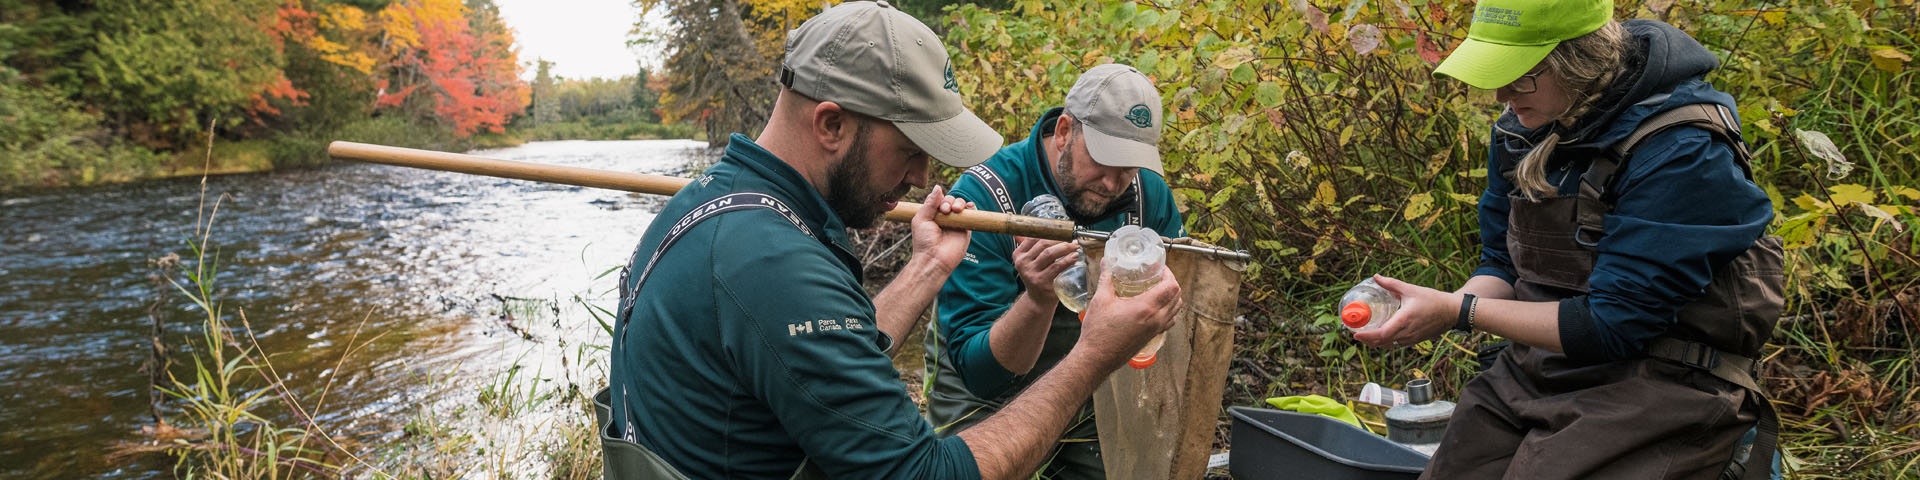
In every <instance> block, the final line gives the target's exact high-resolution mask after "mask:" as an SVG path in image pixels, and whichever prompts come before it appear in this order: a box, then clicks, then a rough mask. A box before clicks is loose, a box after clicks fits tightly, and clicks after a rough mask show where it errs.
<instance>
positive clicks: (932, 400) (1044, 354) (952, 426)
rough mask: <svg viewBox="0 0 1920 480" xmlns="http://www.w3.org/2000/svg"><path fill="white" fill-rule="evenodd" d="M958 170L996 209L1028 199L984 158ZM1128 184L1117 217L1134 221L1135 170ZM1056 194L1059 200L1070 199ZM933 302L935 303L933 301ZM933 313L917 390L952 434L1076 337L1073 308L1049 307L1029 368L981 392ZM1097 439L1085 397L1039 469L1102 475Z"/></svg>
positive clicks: (1011, 393) (1140, 208)
mask: <svg viewBox="0 0 1920 480" xmlns="http://www.w3.org/2000/svg"><path fill="white" fill-rule="evenodd" d="M963 174H964V175H967V176H970V177H973V178H974V179H976V180H979V181H980V184H981V185H983V186H985V187H986V190H987V194H988V195H990V196H992V197H993V203H994V204H995V205H997V206H999V207H1000V211H1001V212H1005V213H1019V212H1020V204H1021V203H1023V202H1025V201H1026V200H1029V199H1015V198H1014V197H1013V194H1012V190H1009V189H1008V188H1007V183H1006V180H1005V179H1003V178H1002V177H1001V176H1000V175H999V174H998V173H997V172H994V171H993V169H991V168H988V167H987V165H986V164H980V165H974V166H973V167H970V168H968V169H967V170H966V171H965V172H963ZM1129 188H1131V189H1132V190H1133V192H1132V195H1133V206H1132V208H1130V209H1128V210H1126V211H1125V213H1124V214H1123V215H1124V217H1123V218H1124V220H1123V222H1124V223H1125V224H1127V225H1134V226H1140V225H1141V224H1142V222H1144V221H1145V218H1146V195H1145V193H1144V190H1143V189H1142V188H1141V184H1140V177H1139V176H1138V175H1136V176H1134V178H1133V185H1132V186H1131V187H1129ZM1036 196H1037V195H1036ZM1061 200H1062V202H1063V203H1064V202H1066V201H1070V200H1071V199H1061ZM1015 281H1018V279H1017V278H1016V279H1015ZM935 308H936V309H937V308H939V306H938V305H935ZM933 318H934V320H933V321H934V322H936V323H935V324H933V325H929V326H928V328H927V334H926V338H925V341H924V345H925V347H926V352H927V354H926V375H925V377H924V378H925V379H926V381H925V383H924V385H923V387H922V391H921V394H922V396H923V397H924V398H926V399H927V419H928V420H929V421H931V422H932V423H933V426H934V428H937V429H939V431H940V434H941V435H944V436H953V435H958V434H959V432H961V431H962V430H966V429H967V428H968V427H972V426H973V425H975V424H978V423H980V422H981V421H984V420H986V419H987V417H990V416H992V415H993V414H994V413H995V412H998V411H999V410H1000V409H1001V408H1005V407H1006V404H1007V402H1009V401H1012V400H1013V397H1015V396H1018V395H1019V394H1020V392H1021V391H1024V390H1026V388H1027V387H1028V386H1029V385H1032V383H1033V381H1034V380H1037V379H1039V378H1040V376H1041V375H1043V374H1045V373H1046V372H1047V371H1048V370H1052V369H1053V366H1054V365H1056V364H1059V363H1060V360H1062V359H1064V358H1066V356H1067V352H1068V351H1070V350H1072V349H1073V345H1074V343H1075V342H1077V341H1079V339H1080V317H1079V314H1077V313H1074V312H1073V311H1072V310H1068V309H1067V308H1066V307H1064V306H1056V307H1054V310H1053V318H1052V320H1051V322H1050V323H1049V324H1048V326H1047V340H1046V342H1044V343H1043V344H1042V345H1041V347H1040V356H1039V357H1038V358H1036V359H1035V360H1034V363H1033V368H1032V369H1031V370H1028V371H1027V373H1026V374H1024V375H1018V376H1015V377H1014V378H1013V380H1012V383H1011V384H1010V385H1008V386H1007V388H1006V390H1005V391H1004V392H1003V393H1002V394H1001V395H998V396H995V397H993V398H986V397H984V396H981V395H978V394H975V393H973V392H972V391H970V390H968V388H967V384H966V382H965V381H963V380H962V379H961V378H960V371H959V370H958V369H957V368H956V367H955V366H954V365H953V362H952V361H951V360H950V359H948V358H947V355H946V352H945V351H944V347H947V346H948V344H947V340H946V339H945V338H944V337H942V336H941V334H940V327H939V325H938V324H937V322H939V318H940V317H939V315H938V314H937V313H936V314H935V315H934V317H933ZM1098 440H1099V428H1098V426H1097V425H1096V424H1095V422H1094V418H1093V401H1092V400H1091V399H1089V400H1088V401H1087V402H1086V404H1084V405H1081V408H1080V411H1079V412H1077V413H1075V414H1074V416H1073V420H1072V421H1070V422H1069V423H1068V425H1067V431H1066V432H1065V433H1063V434H1062V436H1061V440H1060V441H1059V442H1056V443H1055V444H1054V447H1053V449H1052V451H1051V452H1049V453H1048V455H1047V458H1048V460H1047V462H1046V464H1045V467H1044V468H1043V470H1042V472H1041V473H1043V474H1044V476H1045V477H1046V478H1056V479H1076V478H1104V477H1105V474H1106V467H1105V464H1104V462H1103V461H1102V460H1101V457H1100V444H1099V442H1098Z"/></svg>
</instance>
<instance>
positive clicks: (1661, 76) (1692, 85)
mask: <svg viewBox="0 0 1920 480" xmlns="http://www.w3.org/2000/svg"><path fill="white" fill-rule="evenodd" d="M1620 25H1621V26H1622V27H1624V28H1626V30H1627V34H1628V37H1629V38H1628V40H1627V52H1626V70H1627V71H1626V72H1624V73H1623V74H1622V75H1621V76H1620V77H1619V78H1618V79H1617V80H1615V81H1614V83H1613V85H1612V86H1610V87H1608V89H1607V94H1606V95H1605V96H1604V97H1602V98H1601V100H1600V102H1599V106H1598V107H1596V108H1595V109H1594V111H1593V112H1592V113H1589V114H1587V116H1586V117H1584V118H1581V119H1580V120H1579V121H1578V122H1575V124H1574V126H1573V127H1571V128H1564V127H1559V124H1558V123H1557V122H1556V123H1552V124H1548V125H1546V126H1542V127H1541V128H1533V129H1529V128H1526V127H1523V126H1521V125H1520V120H1519V118H1518V117H1515V116H1514V115H1513V113H1512V112H1503V113H1502V114H1501V115H1500V118H1499V119H1498V120H1496V121H1495V122H1494V130H1495V132H1496V137H1507V138H1505V140H1508V141H1513V140H1518V142H1507V143H1510V145H1508V148H1509V149H1512V150H1518V151H1521V152H1524V151H1525V150H1527V149H1531V148H1532V145H1533V143H1534V142H1537V141H1538V140H1540V139H1541V138H1542V137H1545V136H1546V134H1547V133H1548V131H1549V129H1553V128H1560V130H1558V131H1559V132H1560V136H1561V145H1560V146H1559V147H1557V150H1571V151H1584V150H1604V149H1606V148H1607V147H1608V146H1609V145H1612V144H1613V143H1614V142H1617V141H1620V140H1622V139H1624V138H1626V137H1627V135H1628V134H1631V133H1633V130H1634V129H1635V128H1638V127H1639V126H1640V121H1642V120H1645V119H1646V118H1648V117H1651V116H1653V115H1655V114H1658V113H1660V112H1665V111H1667V110H1672V109H1674V108H1679V107H1681V106H1685V105H1691V104H1696V103H1718V104H1721V105H1725V106H1726V107H1727V108H1728V109H1730V110H1734V109H1735V107H1734V101H1733V96H1732V95H1728V94H1726V93H1724V92H1720V91H1718V90H1714V89H1713V86H1711V85H1708V84H1707V83H1706V82H1705V81H1702V80H1701V78H1702V77H1704V76H1706V74H1707V73H1708V72H1712V71H1713V70H1714V69H1716V68H1719V67H1720V59H1719V57H1715V56H1714V55H1713V52H1710V51H1708V50H1707V48H1706V47H1704V46H1702V45H1700V42H1698V41H1695V40H1694V39H1693V37H1691V36H1688V35H1687V34H1686V32H1682V31H1680V29H1678V28H1674V27H1673V26H1672V25H1668V24H1666V23H1663V22H1660V21H1657V20H1628V21H1626V22H1621V24H1620ZM1502 134H1504V135H1502ZM1569 153H1571V152H1569ZM1512 158H1519V157H1518V156H1515V157H1512Z"/></svg>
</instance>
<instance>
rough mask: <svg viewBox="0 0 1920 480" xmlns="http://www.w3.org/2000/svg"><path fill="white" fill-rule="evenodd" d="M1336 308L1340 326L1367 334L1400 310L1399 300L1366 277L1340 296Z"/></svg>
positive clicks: (1371, 278)
mask: <svg viewBox="0 0 1920 480" xmlns="http://www.w3.org/2000/svg"><path fill="white" fill-rule="evenodd" d="M1337 308H1338V309H1339V312H1340V324H1341V325H1346V326H1347V329H1348V330H1353V331H1354V332H1356V333H1358V332H1368V331H1373V330H1377V329H1379V328H1380V326H1381V325H1382V324H1385V323H1387V319H1388V318H1392V317H1393V312H1395V311H1399V310H1400V299H1399V298H1395V297H1394V296H1393V294H1392V293H1391V292H1388V291H1387V289H1385V288H1381V287H1380V284H1378V283H1374V281H1373V277H1367V279H1366V280H1365V281H1362V282H1360V284H1359V285H1354V286H1353V288H1351V289H1348V290H1347V294H1346V295H1342V296H1340V305H1339V306H1338V307H1337Z"/></svg>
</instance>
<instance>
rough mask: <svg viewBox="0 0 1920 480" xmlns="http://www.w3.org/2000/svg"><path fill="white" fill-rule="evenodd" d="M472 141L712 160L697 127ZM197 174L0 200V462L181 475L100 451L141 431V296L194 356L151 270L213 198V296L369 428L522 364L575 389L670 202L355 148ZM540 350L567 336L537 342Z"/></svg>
mask: <svg viewBox="0 0 1920 480" xmlns="http://www.w3.org/2000/svg"><path fill="white" fill-rule="evenodd" d="M475 153H477V154H480V155H485V156H489V157H494V158H502V159H509V160H520V161H529V162H538V163H551V164H562V165H573V166H582V167H590V168H601V169H609V170H622V171H634V172H643V173H661V174H672V175H681V176H686V175H688V174H687V173H686V172H685V170H687V169H688V168H691V167H690V166H697V165H704V164H705V163H707V162H710V161H712V159H713V158H714V157H713V155H714V154H713V153H711V152H710V151H708V150H707V149H706V148H705V146H704V144H702V143H698V142H692V141H620V142H536V143H530V144H526V145H523V146H520V147H515V148H509V149H502V150H491V151H482V152H475ZM201 190H202V186H201V182H200V179H198V178H192V179H175V180H163V181H153V182H145V183H138V184H131V185H116V186H108V187H98V188H78V189H68V190H59V191H53V192H43V193H26V194H8V195H5V196H0V477H8V478H94V477H109V478H143V477H154V476H168V473H167V472H168V471H170V469H172V468H173V465H172V462H171V461H169V460H168V459H167V458H165V457H161V456H157V455H144V456H134V457H132V458H124V459H110V458H109V456H108V453H109V452H110V451H112V450H113V449H114V448H115V447H116V446H117V445H127V444H139V443H140V442H144V441H148V438H147V437H145V436H143V435H142V434H141V433H140V432H141V427H142V426H143V425H151V424H152V423H153V419H152V417H151V416H150V411H151V410H150V407H149V402H148V388H147V383H148V382H147V375H146V374H145V373H143V372H141V370H140V368H141V365H142V363H143V362H145V361H146V360H147V358H148V357H149V352H150V351H151V348H152V347H151V346H150V344H151V341H150V336H151V335H150V333H151V330H152V328H153V323H154V320H153V317H151V316H149V313H148V312H149V306H150V305H153V304H155V303H156V302H158V305H159V306H158V308H157V309H156V311H157V314H156V315H157V316H158V317H159V318H160V320H161V321H162V322H163V329H164V332H165V333H164V334H163V335H161V339H162V341H163V342H164V343H166V344H167V346H168V347H169V348H171V349H172V350H173V353H172V355H171V357H172V359H173V361H174V362H175V364H174V366H173V368H172V371H173V372H174V373H175V374H179V375H190V374H191V372H192V367H191V364H190V363H188V364H187V365H184V366H183V365H182V364H181V363H180V362H182V361H188V362H190V360H188V359H189V357H188V355H190V354H191V352H192V346H191V345H190V344H189V342H191V341H193V339H196V338H199V337H198V334H197V332H199V327H200V325H201V321H202V320H203V319H204V318H205V313H204V312H201V311H200V310H199V309H198V308H197V307H194V306H193V304H192V303H190V301H189V300H188V298H187V297H186V296H185V295H183V294H181V293H180V292H178V291H175V290H174V289H173V288H174V287H172V286H170V285H167V284H165V283H158V284H156V283H155V280H154V279H153V278H150V276H151V275H152V274H154V273H156V272H157V271H156V269H155V268H154V267H153V266H152V265H151V264H150V263H149V259H155V258H160V257H163V256H166V255H168V254H170V253H173V254H178V255H180V256H181V257H185V258H187V259H189V260H191V259H192V258H193V256H194V255H193V251H192V249H191V246H190V244H189V243H188V240H189V239H193V237H194V235H193V233H194V231H195V222H196V218H197V216H199V215H203V214H205V213H211V212H212V211H213V210H214V209H213V208H212V207H213V206H214V205H216V203H217V206H218V211H217V215H215V216H214V219H213V221H212V224H211V225H212V228H211V234H210V235H209V237H208V239H207V240H208V244H209V245H210V246H211V248H212V251H210V252H209V254H210V256H211V257H212V258H217V259H218V268H217V269H218V276H217V277H215V279H214V286H215V291H214V297H215V300H217V301H219V302H221V304H222V305H223V311H224V312H225V313H226V314H227V315H228V317H229V318H230V319H231V320H232V321H233V322H234V326H235V327H236V328H239V327H240V326H241V325H240V317H241V315H242V313H244V316H245V319H246V323H247V324H249V325H250V327H251V330H252V332H253V335H254V336H256V337H257V338H258V341H259V344H260V346H261V347H262V349H263V350H264V351H265V352H267V353H268V354H269V356H268V358H269V359H271V362H272V364H273V366H274V369H275V370H276V371H277V372H278V373H279V374H280V375H279V376H280V377H282V378H283V379H284V380H285V381H286V382H287V385H288V387H289V388H291V389H292V390H293V391H295V392H298V393H299V394H300V395H301V397H302V398H303V399H304V400H303V401H305V402H308V403H309V406H308V407H307V408H309V409H311V408H313V405H311V404H313V403H316V402H317V400H318V398H316V397H315V394H317V392H319V391H320V390H321V389H322V388H323V387H326V386H327V385H329V384H330V385H331V387H330V388H326V391H327V392H328V396H327V398H326V403H325V405H323V406H321V408H320V409H319V411H318V412H316V413H315V416H316V418H317V421H318V423H319V424H322V425H328V426H329V428H331V429H333V430H334V431H332V432H330V433H333V434H334V435H335V436H339V437H346V438H351V439H357V441H361V442H364V443H366V444H377V443H380V440H381V439H391V438H394V437H396V436H398V435H402V433H399V430H398V428H397V427H396V426H395V423H397V422H403V421H404V419H406V418H408V417H409V416H410V415H414V414H415V412H417V411H418V409H419V408H420V406H421V405H428V404H432V403H434V402H446V401H448V400H447V399H446V398H444V397H445V396H446V394H447V393H448V392H449V391H455V392H459V391H461V390H458V389H457V388H453V387H449V385H468V386H471V385H474V384H484V383H486V382H495V381H498V380H497V376H498V375H499V372H501V371H503V369H507V368H512V367H510V366H517V367H519V368H520V370H519V371H521V372H525V373H522V374H520V375H521V376H522V377H525V376H528V375H538V376H541V377H544V378H551V379H556V380H552V381H579V382H580V383H582V384H586V383H587V382H586V381H583V380H582V379H587V380H591V376H592V375H596V374H597V375H604V373H594V372H604V370H603V367H596V366H593V365H592V364H593V363H594V361H593V360H594V358H593V357H595V356H596V355H597V356H605V352H604V350H598V351H596V350H591V349H581V348H578V347H579V346H580V345H583V344H596V343H597V344H601V345H604V343H605V341H606V340H605V334H604V333H602V330H601V326H600V325H597V324H596V322H593V321H592V320H591V317H590V316H588V315H585V314H581V313H579V312H580V311H584V310H586V308H584V305H586V304H589V303H590V304H594V305H600V306H603V307H607V308H611V306H612V304H613V303H614V297H615V295H614V293H613V292H611V291H610V290H609V289H610V288H611V286H612V284H613V283H614V281H613V279H614V278H616V277H617V273H615V274H609V273H607V272H608V271H609V269H611V268H615V267H618V266H619V265H622V264H624V263H625V261H626V259H627V255H628V254H630V253H631V251H632V248H633V245H634V243H635V242H637V241H638V240H639V238H640V234H641V232H642V230H644V229H645V227H646V225H647V224H648V223H649V222H650V221H652V219H653V212H656V211H658V209H659V207H660V206H661V204H663V203H664V202H665V199H666V197H659V196H646V195H636V194H628V193H625V192H616V191H611V190H599V189H591V188H583V187H570V186H562V185H552V184H537V183H532V182H523V181H516V180H505V179H496V178H490V177H480V176H472V175H463V174H454V173H445V172H433V171H425V170H416V169H408V168H400V167H390V166H379V165H369V164H357V163H350V162H346V163H338V164H334V165H331V166H328V167H324V168H316V169H304V170H294V171H283V172H272V173H263V174H248V175H231V176H220V177H212V178H209V179H207V181H206V185H205V192H206V198H207V202H206V204H205V206H202V202H201V198H202V197H201ZM215 200H218V201H217V202H215ZM164 273H166V274H168V275H170V276H171V277H173V278H175V279H183V276H182V275H181V274H180V272H179V271H178V270H177V269H176V270H172V271H169V272H164ZM563 308H565V309H568V313H566V314H562V313H561V310H562V309H563ZM546 310H552V312H551V314H545V312H544V311H546ZM563 319H564V320H563ZM356 332H357V335H358V337H357V339H356V337H355V335H356ZM239 335H241V337H240V338H241V341H242V342H245V341H246V340H245V336H244V335H245V333H244V332H240V333H239ZM350 347H359V348H357V349H353V350H352V351H351V355H347V354H348V353H349V348H350ZM542 348H544V349H548V350H550V351H559V350H561V349H573V350H566V351H568V352H573V353H570V354H566V355H558V354H538V355H532V354H529V352H533V351H535V350H537V349H542ZM575 350H577V351H575ZM343 356H344V357H343ZM569 356H571V357H572V358H575V359H577V360H573V361H569V360H562V359H563V358H566V357H569ZM343 358H345V360H344V361H342V359H343ZM336 365H338V366H339V368H338V369H336ZM243 375H244V374H243ZM188 378H190V377H188ZM255 383H258V382H255ZM583 388H584V387H583ZM468 391H470V389H469V390H468ZM471 399H472V397H465V398H461V399H454V400H453V401H455V402H459V401H469V402H470V401H471ZM163 412H169V413H172V414H177V413H178V412H177V411H169V410H166V409H164V408H163ZM271 416H272V417H275V418H274V419H275V421H276V422H278V423H279V424H280V425H281V426H291V425H295V420H296V419H295V418H294V417H292V416H290V415H286V414H285V413H275V414H271Z"/></svg>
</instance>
